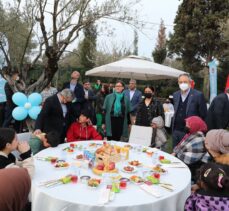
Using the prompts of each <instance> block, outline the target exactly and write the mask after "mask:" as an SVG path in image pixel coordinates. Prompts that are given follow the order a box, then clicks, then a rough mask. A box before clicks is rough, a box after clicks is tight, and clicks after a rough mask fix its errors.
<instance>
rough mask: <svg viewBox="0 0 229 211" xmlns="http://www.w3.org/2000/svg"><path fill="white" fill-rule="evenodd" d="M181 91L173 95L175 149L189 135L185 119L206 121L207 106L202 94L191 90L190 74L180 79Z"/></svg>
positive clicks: (181, 76) (183, 75)
mask: <svg viewBox="0 0 229 211" xmlns="http://www.w3.org/2000/svg"><path fill="white" fill-rule="evenodd" d="M178 84H179V87H180V90H179V91H177V92H175V93H174V94H173V101H174V110H175V113H174V117H173V125H172V128H173V133H172V136H173V147H175V146H176V145H177V144H178V143H179V142H180V141H181V139H182V138H183V137H184V135H185V134H186V133H187V131H186V129H187V128H185V119H186V118H187V117H190V116H199V117H200V118H202V119H203V120H205V118H206V115H207V105H206V102H205V99H204V95H203V93H202V92H200V91H197V90H195V89H191V78H190V76H189V74H182V75H180V76H179V77H178Z"/></svg>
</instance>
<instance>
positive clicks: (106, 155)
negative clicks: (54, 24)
mask: <svg viewBox="0 0 229 211" xmlns="http://www.w3.org/2000/svg"><path fill="white" fill-rule="evenodd" d="M95 155H96V164H95V166H94V168H92V171H93V173H95V174H97V175H101V174H103V173H117V172H118V169H117V168H116V165H115V163H116V162H118V161H119V160H120V155H119V153H118V152H117V150H116V148H115V147H114V146H112V145H110V144H108V143H106V142H104V143H103V146H102V147H100V148H98V149H97V150H96V152H95Z"/></svg>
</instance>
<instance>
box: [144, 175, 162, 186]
mask: <svg viewBox="0 0 229 211" xmlns="http://www.w3.org/2000/svg"><path fill="white" fill-rule="evenodd" d="M146 179H147V180H148V181H149V182H150V183H152V184H159V183H160V174H159V173H153V174H152V175H149V176H147V177H146Z"/></svg>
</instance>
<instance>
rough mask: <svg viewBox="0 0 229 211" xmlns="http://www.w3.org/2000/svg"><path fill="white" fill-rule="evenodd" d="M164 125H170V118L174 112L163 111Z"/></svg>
mask: <svg viewBox="0 0 229 211" xmlns="http://www.w3.org/2000/svg"><path fill="white" fill-rule="evenodd" d="M164 114H165V127H170V126H171V123H172V118H173V116H174V112H171V111H169V112H165V113H164Z"/></svg>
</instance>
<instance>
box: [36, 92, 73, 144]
mask: <svg viewBox="0 0 229 211" xmlns="http://www.w3.org/2000/svg"><path fill="white" fill-rule="evenodd" d="M73 98H74V97H73V93H72V91H71V90H70V89H63V90H62V91H61V92H59V93H57V94H55V95H53V96H51V97H48V98H47V99H46V101H45V103H44V106H43V107H42V110H41V112H40V114H39V115H38V117H37V120H36V123H35V131H34V134H35V135H36V134H40V133H42V132H44V133H48V132H51V131H56V132H58V133H59V134H60V139H61V142H62V143H63V142H64V139H65V137H66V131H67V129H68V127H69V126H70V124H71V123H72V122H73V118H72V116H71V115H70V114H71V104H70V102H72V100H73Z"/></svg>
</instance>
